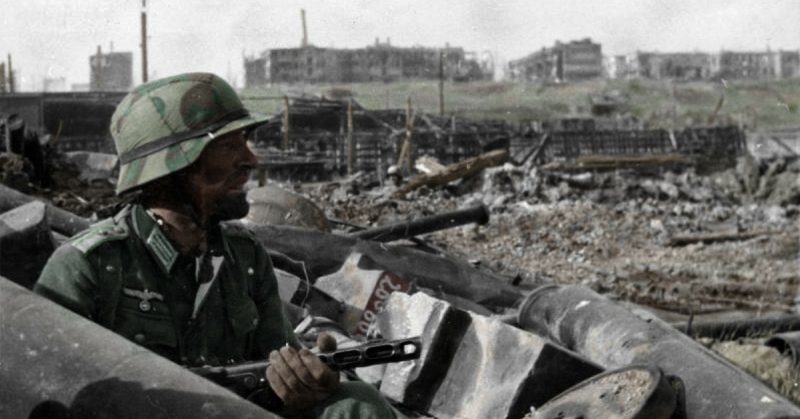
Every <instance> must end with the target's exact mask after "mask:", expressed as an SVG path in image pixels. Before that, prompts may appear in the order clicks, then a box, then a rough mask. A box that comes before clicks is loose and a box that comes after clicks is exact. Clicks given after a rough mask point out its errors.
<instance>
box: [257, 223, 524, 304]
mask: <svg viewBox="0 0 800 419" xmlns="http://www.w3.org/2000/svg"><path fill="white" fill-rule="evenodd" d="M248 228H249V229H250V230H251V231H252V232H253V233H254V234H255V235H256V237H257V238H258V239H259V241H260V242H261V244H263V245H264V247H265V248H266V249H267V251H270V252H279V253H282V254H284V255H286V256H288V257H290V258H292V259H294V260H300V261H303V263H304V264H305V272H307V274H308V276H309V277H310V278H312V281H313V280H314V279H315V278H319V277H320V276H323V275H328V274H331V273H333V272H336V271H338V270H339V269H341V267H342V266H343V264H344V263H345V261H346V260H347V259H348V258H349V257H350V255H352V254H355V253H360V254H362V255H364V257H362V259H361V260H362V261H363V266H362V263H359V267H360V268H363V269H376V270H385V271H389V272H392V273H394V274H396V275H397V276H399V277H401V278H403V279H405V280H406V281H409V282H413V283H416V284H417V285H419V286H421V287H425V288H429V289H432V290H438V291H442V292H445V293H447V294H452V295H456V296H459V297H463V298H466V299H468V300H472V301H474V302H476V303H478V304H482V305H486V306H493V307H512V306H514V305H516V304H518V303H519V301H520V300H521V299H522V297H523V295H522V292H521V291H520V290H519V289H518V288H516V287H514V286H513V285H511V284H509V283H508V282H509V280H508V279H507V278H505V277H502V276H500V275H497V274H494V273H492V272H486V271H482V270H478V269H476V268H475V267H474V266H472V265H470V264H469V263H467V262H465V261H462V260H458V259H454V258H444V257H441V256H439V255H432V254H430V253H427V252H423V251H419V250H416V249H411V248H408V247H404V246H387V245H386V244H384V243H380V242H376V241H371V240H358V239H356V238H354V237H345V236H340V235H337V234H331V233H323V232H319V231H313V230H309V229H304V228H297V227H292V226H277V225H249V226H248Z"/></svg>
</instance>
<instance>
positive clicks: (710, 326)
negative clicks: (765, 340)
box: [671, 314, 800, 340]
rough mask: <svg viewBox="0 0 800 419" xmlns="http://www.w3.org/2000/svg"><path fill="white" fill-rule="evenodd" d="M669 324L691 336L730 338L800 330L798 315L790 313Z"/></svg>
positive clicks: (799, 317)
mask: <svg viewBox="0 0 800 419" xmlns="http://www.w3.org/2000/svg"><path fill="white" fill-rule="evenodd" d="M671 324H672V327H674V328H675V329H677V330H678V331H680V332H681V333H686V334H688V335H689V336H692V337H702V338H712V339H726V340H732V339H738V338H742V337H753V336H764V335H769V334H772V333H783V332H791V331H795V330H800V316H798V315H796V314H792V315H788V316H782V317H768V318H759V319H737V320H727V321H703V322H692V323H691V325H690V324H689V323H688V322H687V323H684V322H681V323H671Z"/></svg>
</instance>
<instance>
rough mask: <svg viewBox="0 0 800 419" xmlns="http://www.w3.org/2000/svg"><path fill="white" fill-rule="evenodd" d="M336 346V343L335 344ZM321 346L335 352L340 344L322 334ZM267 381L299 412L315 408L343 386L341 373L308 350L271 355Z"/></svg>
mask: <svg viewBox="0 0 800 419" xmlns="http://www.w3.org/2000/svg"><path fill="white" fill-rule="evenodd" d="M331 342H332V343H331ZM317 346H319V347H320V349H322V350H323V351H324V352H327V351H331V350H335V349H336V341H335V340H334V339H333V338H332V337H331V336H329V335H326V334H321V335H320V336H319V337H318V338H317ZM269 361H270V366H269V368H267V381H269V385H270V387H272V390H273V391H274V392H275V394H277V395H278V397H280V399H281V400H283V403H284V404H285V405H286V407H288V408H290V409H296V410H306V409H310V408H313V407H314V406H316V405H317V404H318V403H319V402H320V401H322V400H325V399H326V398H328V397H329V396H330V395H331V394H333V392H334V391H336V388H337V387H338V385H339V373H338V372H336V371H333V370H332V369H330V368H329V367H328V366H327V365H325V364H324V363H323V362H322V361H321V360H320V359H319V358H318V357H317V356H316V355H314V354H313V353H312V352H311V351H309V350H308V349H300V350H297V349H295V348H292V347H290V346H285V347H283V348H281V349H280V350H279V351H272V352H271V353H270V354H269Z"/></svg>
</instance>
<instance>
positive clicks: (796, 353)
mask: <svg viewBox="0 0 800 419" xmlns="http://www.w3.org/2000/svg"><path fill="white" fill-rule="evenodd" d="M764 344H765V345H767V346H770V347H773V348H775V349H777V350H778V352H780V353H782V354H788V355H789V356H790V357H791V358H792V363H793V364H794V366H795V367H798V366H800V332H798V331H795V332H787V333H778V334H775V335H773V336H770V338H769V339H767V341H766V342H764Z"/></svg>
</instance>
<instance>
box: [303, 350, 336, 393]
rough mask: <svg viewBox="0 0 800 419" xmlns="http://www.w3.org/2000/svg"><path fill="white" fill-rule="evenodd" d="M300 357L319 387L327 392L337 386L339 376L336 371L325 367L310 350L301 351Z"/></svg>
mask: <svg viewBox="0 0 800 419" xmlns="http://www.w3.org/2000/svg"><path fill="white" fill-rule="evenodd" d="M299 355H300V359H301V360H302V361H303V364H305V368H306V369H307V370H308V371H309V372H310V373H311V375H312V377H313V380H314V383H315V385H316V386H317V387H321V388H323V389H325V390H326V391H328V390H330V389H332V388H334V387H336V384H338V383H339V374H338V373H336V371H334V370H332V369H331V368H330V367H328V366H327V365H325V363H324V362H322V360H320V359H319V357H317V356H316V355H314V354H313V353H311V351H309V350H308V349H301V350H300V352H299Z"/></svg>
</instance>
